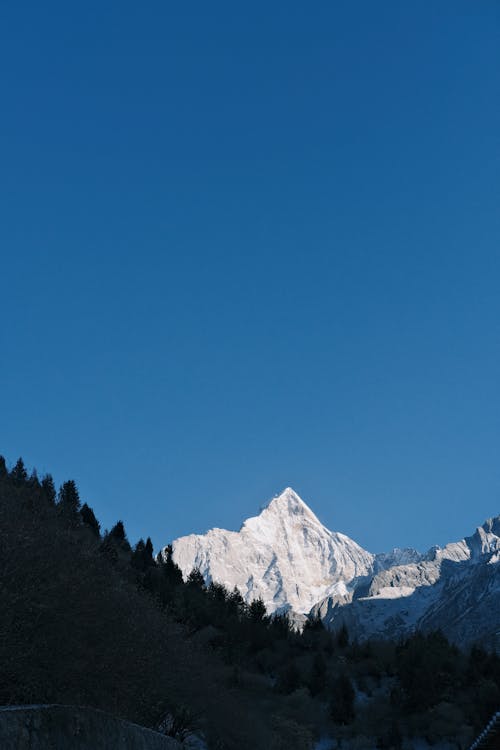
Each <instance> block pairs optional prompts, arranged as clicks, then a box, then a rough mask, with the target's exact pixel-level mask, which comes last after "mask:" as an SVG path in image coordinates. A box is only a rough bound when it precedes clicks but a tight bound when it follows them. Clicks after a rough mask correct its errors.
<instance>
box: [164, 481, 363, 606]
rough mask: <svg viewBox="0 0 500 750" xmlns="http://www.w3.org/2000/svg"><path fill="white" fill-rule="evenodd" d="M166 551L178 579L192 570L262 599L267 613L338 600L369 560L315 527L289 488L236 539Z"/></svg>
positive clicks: (193, 540)
mask: <svg viewBox="0 0 500 750" xmlns="http://www.w3.org/2000/svg"><path fill="white" fill-rule="evenodd" d="M172 548H173V559H174V561H175V562H176V564H177V565H178V566H179V567H180V569H181V570H182V573H183V575H184V577H186V576H187V575H189V573H190V572H191V570H192V569H193V568H195V567H196V568H199V569H200V571H201V573H202V574H203V576H204V578H205V580H206V581H207V582H210V581H217V582H218V583H222V584H224V585H225V586H226V588H228V589H229V590H232V589H233V588H234V587H235V586H236V587H237V588H238V589H239V590H240V592H241V594H242V596H243V598H244V599H245V600H246V601H247V602H249V601H252V600H253V599H255V598H257V597H262V599H263V600H264V603H265V605H266V608H267V610H268V612H275V611H286V610H293V611H294V612H296V613H307V612H309V611H310V609H311V607H312V606H313V605H314V604H316V602H318V601H319V600H320V599H323V598H324V597H326V596H329V595H331V594H334V593H335V594H337V595H345V594H347V588H346V587H347V586H348V585H354V583H355V581H356V580H357V579H359V578H360V577H364V576H367V575H369V574H370V573H371V572H372V570H373V566H374V559H375V558H374V556H373V555H372V554H370V553H369V552H367V551H366V550H364V549H363V548H362V547H360V546H359V545H358V544H356V542H354V541H353V540H352V539H349V537H347V536H345V535H344V534H338V533H335V532H332V531H329V530H328V529H327V528H326V527H325V526H323V524H322V523H321V522H320V521H319V520H318V518H317V517H316V516H315V515H314V513H313V512H312V511H311V509H310V508H308V506H307V505H306V504H305V503H304V501H303V500H301V498H300V497H299V496H298V495H297V494H296V493H295V492H294V491H293V490H292V489H291V488H287V489H286V490H284V491H283V492H282V493H281V495H279V496H278V497H275V498H274V499H273V500H271V502H270V503H269V504H268V506H267V507H266V508H264V510H263V511H262V512H261V513H260V514H259V515H258V516H256V517H254V518H250V519H248V520H247V521H245V523H244V524H243V526H242V527H241V529H240V530H239V531H238V532H235V531H225V530H223V529H212V530H211V531H209V532H207V533H206V534H204V535H198V534H191V535H189V536H185V537H181V538H180V539H176V540H175V541H174V542H173V544H172Z"/></svg>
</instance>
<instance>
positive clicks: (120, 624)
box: [0, 457, 500, 750]
mask: <svg viewBox="0 0 500 750" xmlns="http://www.w3.org/2000/svg"><path fill="white" fill-rule="evenodd" d="M0 596H1V600H0V669H1V677H0V703H2V704H21V703H48V702H55V703H66V704H82V705H89V706H94V707H97V708H102V709H105V710H107V711H110V712H112V713H114V714H116V715H118V716H121V717H124V718H127V719H130V720H132V721H136V722H139V723H142V724H145V725H147V726H151V727H158V726H160V725H161V724H162V721H163V719H164V717H165V716H166V715H170V716H173V717H174V718H175V722H174V724H175V726H173V727H172V726H171V724H172V722H170V723H168V722H167V724H168V725H169V726H170V729H171V731H172V732H173V733H176V734H177V736H179V737H181V736H182V734H183V733H184V731H185V730H188V729H196V730H197V731H198V732H199V733H202V734H203V735H204V736H205V737H206V740H207V743H208V745H209V747H210V748H218V750H222V749H223V748H227V749H229V750H231V749H232V748H234V749H236V748H243V749H245V748H263V749H264V748H265V749H266V750H267V749H269V748H275V749H276V750H277V749H278V748H290V749H291V750H293V748H297V750H300V749H304V750H305V749H306V748H310V747H312V743H313V740H314V739H315V738H317V737H319V736H320V735H327V736H330V737H332V738H348V737H356V743H357V744H356V747H358V748H362V747H364V745H363V744H362V743H363V742H364V741H366V746H367V747H368V746H369V744H368V739H367V738H374V741H375V743H376V744H377V747H380V748H384V747H386V748H398V747H402V746H404V745H405V743H406V742H407V738H409V737H412V736H418V737H425V738H427V739H428V741H430V742H436V741H437V740H439V739H441V738H447V737H449V738H452V739H454V740H456V741H457V742H458V743H459V745H460V747H466V746H467V743H468V742H469V741H470V740H471V738H472V736H473V735H474V733H476V732H477V730H479V729H480V727H481V726H482V725H483V724H484V723H485V721H486V720H487V719H488V717H489V715H490V714H491V713H492V712H493V711H494V710H496V709H497V708H498V707H499V706H500V659H499V657H498V656H497V655H495V654H493V653H487V652H485V651H484V650H481V649H480V648H473V649H471V650H469V651H467V652H461V651H460V650H459V649H458V648H457V647H455V646H452V645H450V644H449V643H448V642H447V641H446V639H445V638H444V637H443V636H442V635H441V634H440V633H432V634H427V635H421V634H418V633H417V634H415V635H414V636H412V637H411V638H409V639H407V640H405V641H402V642H394V643H393V642H368V643H364V644H362V645H358V644H356V643H352V642H350V638H349V633H348V632H347V631H346V630H345V629H344V630H342V631H341V632H340V633H339V634H337V635H335V636H334V635H332V634H331V633H330V632H328V631H327V630H325V628H324V627H323V625H322V624H321V622H320V621H319V620H313V621H310V622H308V623H307V625H306V627H305V628H304V631H303V632H302V633H298V632H295V631H294V630H293V629H292V628H291V627H290V626H289V623H288V621H287V619H286V618H285V617H274V618H269V617H267V616H266V612H265V609H264V606H263V605H262V603H261V602H260V601H258V600H257V601H255V602H253V603H252V604H251V605H250V606H247V605H246V604H245V603H244V602H243V600H242V598H241V596H240V595H239V593H238V592H237V591H232V592H228V591H226V590H225V589H224V588H223V587H222V586H219V585H214V584H212V585H210V586H209V587H208V588H206V587H205V585H204V582H203V578H202V577H201V575H200V574H199V573H198V572H197V571H193V573H192V574H191V575H190V576H189V578H188V580H187V581H185V582H184V581H183V580H182V576H181V574H180V571H179V570H178V568H177V567H176V566H175V564H174V563H173V561H172V559H171V556H170V555H169V554H168V552H167V555H166V557H165V559H162V560H156V559H155V558H154V555H153V547H152V544H151V541H150V540H149V539H147V540H146V541H144V540H139V541H138V542H137V543H135V544H134V545H133V546H131V544H130V542H129V541H128V539H127V535H126V530H125V528H124V526H123V523H121V522H120V521H118V522H117V523H116V525H115V526H114V527H113V528H112V529H111V530H109V531H103V530H101V529H100V527H99V523H98V521H97V519H96V517H95V515H94V512H93V511H92V509H91V508H90V507H89V506H88V505H87V504H86V503H83V504H82V502H81V500H80V498H79V494H78V489H77V486H76V484H75V482H74V481H71V480H70V481H67V482H65V483H64V484H63V485H62V487H61V488H60V489H59V491H58V492H56V488H55V487H54V483H53V481H52V479H51V477H50V476H45V477H43V478H39V477H38V476H37V475H36V472H32V473H31V474H28V472H27V471H26V468H25V465H24V463H23V461H22V460H21V459H19V460H18V461H17V463H16V464H15V465H14V466H13V467H12V468H10V469H9V468H8V467H7V465H6V463H5V461H4V459H3V458H1V457H0ZM363 738H365V739H363ZM372 746H373V742H372Z"/></svg>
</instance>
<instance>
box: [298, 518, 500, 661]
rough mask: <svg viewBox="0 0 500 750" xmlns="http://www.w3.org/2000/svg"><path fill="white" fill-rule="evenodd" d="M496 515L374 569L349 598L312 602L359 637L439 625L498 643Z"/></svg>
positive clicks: (454, 635)
mask: <svg viewBox="0 0 500 750" xmlns="http://www.w3.org/2000/svg"><path fill="white" fill-rule="evenodd" d="M499 559H500V516H499V517H497V518H495V519H489V520H488V521H486V522H485V523H484V524H483V525H482V526H480V527H478V528H477V530H476V532H475V533H474V534H473V535H472V536H470V537H466V538H465V539H462V540H461V541H459V542H453V543H451V544H448V545H446V547H443V548H440V547H434V548H432V549H431V550H430V551H429V552H428V553H427V555H424V556H422V557H421V559H420V561H418V562H412V563H409V564H407V565H395V566H393V567H391V568H388V569H386V570H383V571H379V572H377V573H376V574H375V575H374V576H373V577H372V578H371V579H370V580H369V583H368V584H365V586H364V587H362V588H361V587H359V588H358V589H357V590H355V591H353V592H352V593H351V597H350V600H346V599H344V600H339V599H338V598H337V597H334V596H329V597H326V598H325V599H324V600H323V601H322V602H319V603H318V604H317V605H316V606H315V607H313V613H314V614H316V615H319V616H320V617H321V618H322V619H323V621H324V622H325V624H327V625H328V626H329V627H332V628H339V627H341V626H342V625H344V624H345V625H346V626H347V627H348V628H349V629H350V631H351V632H352V633H353V634H355V635H356V637H357V638H360V639H363V638H369V637H372V636H375V637H384V638H387V637H391V638H394V637H402V636H406V635H408V634H409V633H411V632H413V631H414V630H416V629H421V630H427V631H430V630H436V629H440V630H442V631H443V632H444V633H445V635H447V637H448V638H450V639H451V640H453V641H455V642H457V643H462V644H463V643H471V642H474V641H479V640H480V641H482V642H483V643H487V644H488V645H490V646H493V647H496V646H497V639H498V635H497V634H498V633H500V565H499V564H498V563H499Z"/></svg>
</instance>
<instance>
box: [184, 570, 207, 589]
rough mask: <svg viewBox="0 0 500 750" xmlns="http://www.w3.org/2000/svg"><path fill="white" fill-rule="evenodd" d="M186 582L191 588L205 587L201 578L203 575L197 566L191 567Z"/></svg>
mask: <svg viewBox="0 0 500 750" xmlns="http://www.w3.org/2000/svg"><path fill="white" fill-rule="evenodd" d="M187 584H188V585H189V586H191V587H192V588H197V589H204V588H205V579H204V578H203V575H202V574H201V571H200V569H199V568H193V570H192V571H191V573H190V574H189V575H188V578H187Z"/></svg>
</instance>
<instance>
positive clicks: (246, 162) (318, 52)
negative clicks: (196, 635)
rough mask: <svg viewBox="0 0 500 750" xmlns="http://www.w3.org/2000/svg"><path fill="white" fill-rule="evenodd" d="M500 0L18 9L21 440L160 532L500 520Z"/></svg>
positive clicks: (105, 514) (9, 94)
mask: <svg viewBox="0 0 500 750" xmlns="http://www.w3.org/2000/svg"><path fill="white" fill-rule="evenodd" d="M499 50H500V4H499V3H498V2H497V0H484V1H483V2H473V1H472V0H471V1H470V2H463V1H461V0H450V1H443V2H439V3H435V2H431V1H430V0H429V1H424V2H418V3H416V2H414V3H404V2H400V0H397V1H396V0H387V1H385V2H378V3H374V2H372V0H364V1H362V2H347V1H346V2H325V3H319V4H316V5H311V4H304V3H294V2H287V3H260V2H257V3H246V4H243V3H235V2H231V3H229V2H227V3H222V2H214V3H206V2H203V3H201V2H191V3H168V2H163V0H162V1H161V2H160V1H157V2H148V3H137V2H128V1H124V0H120V2H109V1H108V0H99V2H94V1H89V0H87V1H86V2H85V3H68V2H60V3H55V2H50V0H49V2H46V3H40V2H36V3H35V2H19V3H3V4H2V6H1V7H0V65H1V117H0V176H1V179H0V191H1V194H0V242H1V250H0V252H1V258H0V275H1V280H2V284H1V295H0V312H1V330H0V353H1V354H0V356H1V368H0V386H1V394H2V407H1V416H0V452H2V453H3V454H5V455H6V456H7V457H8V459H9V460H10V461H11V462H12V461H14V460H15V459H16V458H17V456H18V455H19V454H22V455H23V456H24V457H25V459H26V461H27V462H28V464H29V465H30V466H32V465H36V466H37V467H38V469H39V470H41V471H43V470H50V471H52V473H53V474H54V476H55V478H56V480H57V481H58V482H60V481H62V480H64V479H66V478H69V477H73V478H75V479H76V481H77V482H78V485H79V487H80V490H81V494H82V496H83V498H84V499H85V500H87V501H88V502H89V503H90V504H91V505H92V506H93V507H94V509H95V511H96V514H97V515H98V517H99V518H100V520H101V522H102V524H103V526H108V527H109V526H110V525H111V524H112V523H114V521H116V519H117V518H118V517H121V518H123V520H124V522H125V525H126V529H127V531H128V533H129V536H130V538H131V540H132V541H135V540H136V539H137V538H138V537H139V536H145V535H148V534H150V535H151V536H152V538H153V541H154V543H155V545H159V544H163V543H166V542H167V541H169V540H170V539H172V538H174V537H175V536H178V535H180V534H184V533H188V532H191V531H200V532H201V531H204V530H206V529H207V528H209V527H210V526H222V527H226V528H237V527H238V526H239V524H240V522H241V521H242V520H243V518H245V517H247V516H249V515H252V514H254V513H255V512H256V511H258V508H259V505H260V504H261V503H264V502H265V501H266V499H268V498H270V497H271V496H272V495H273V494H275V493H276V492H278V491H280V490H281V489H283V488H284V487H285V486H287V485H291V486H293V487H294V488H295V489H296V490H297V491H298V492H299V493H300V494H301V495H302V497H303V498H304V499H305V500H306V501H307V502H309V504H310V505H311V507H312V508H313V510H315V511H316V513H317V514H318V515H319V517H320V518H321V520H322V521H323V522H324V523H326V524H327V525H328V526H329V527H330V528H334V529H336V530H340V531H344V532H345V533H348V534H350V535H351V536H354V537H355V538H356V540H357V541H359V542H360V543H361V544H363V545H364V546H366V547H368V548H369V549H371V550H373V551H379V550H382V549H385V548H389V547H391V546H394V545H401V546H403V545H414V546H417V547H419V548H426V547H428V546H430V545H431V544H433V543H441V544H442V543H445V542H446V541H448V540H451V539H454V538H460V537H461V536H462V535H463V534H465V533H469V532H472V530H473V528H474V527H475V526H476V525H477V524H479V523H481V522H482V521H483V520H484V519H485V518H486V517H488V516H491V515H494V514H497V513H499V512H500V462H499V447H500V395H499V385H500V294H499V292H500V222H499V212H498V208H499V197H500V195H499V194H500V191H499V154H500V149H499V146H500V136H499V133H500V105H499V94H500V52H499Z"/></svg>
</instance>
